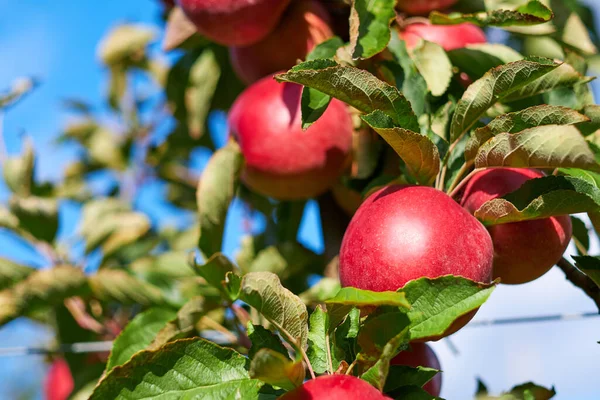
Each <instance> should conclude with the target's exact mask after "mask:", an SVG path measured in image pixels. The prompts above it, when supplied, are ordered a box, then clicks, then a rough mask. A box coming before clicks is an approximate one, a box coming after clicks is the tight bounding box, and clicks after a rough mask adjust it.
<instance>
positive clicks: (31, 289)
mask: <svg viewBox="0 0 600 400" xmlns="http://www.w3.org/2000/svg"><path fill="white" fill-rule="evenodd" d="M87 294H89V287H88V284H87V280H86V277H85V275H84V274H83V271H82V270H81V268H76V267H71V266H67V265H61V266H57V267H53V268H50V269H44V270H38V271H35V272H33V273H31V274H29V276H28V277H27V278H26V279H25V280H22V281H21V282H19V283H17V284H16V285H14V286H13V287H11V288H9V289H5V290H3V291H1V292H0V325H4V324H6V323H7V322H9V321H11V320H13V319H15V318H17V317H19V316H22V315H23V316H26V315H30V314H31V313H34V312H38V311H40V310H43V309H45V308H47V307H53V306H56V305H60V304H62V303H63V301H64V300H65V299H67V298H69V297H74V296H85V295H87Z"/></svg>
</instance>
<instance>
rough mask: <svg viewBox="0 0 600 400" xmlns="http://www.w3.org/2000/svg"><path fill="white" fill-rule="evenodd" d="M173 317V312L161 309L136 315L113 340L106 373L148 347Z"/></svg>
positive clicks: (153, 309)
mask: <svg viewBox="0 0 600 400" xmlns="http://www.w3.org/2000/svg"><path fill="white" fill-rule="evenodd" d="M174 316H175V311H173V310H168V309H162V308H151V309H149V310H146V311H144V312H143V313H141V314H138V315H137V316H136V317H135V318H134V319H132V320H131V322H129V323H128V324H127V326H126V327H125V329H123V330H122V331H121V333H120V334H119V336H117V338H116V339H115V341H114V343H113V348H112V350H111V352H110V357H109V358H108V363H107V364H106V371H110V370H111V369H113V368H114V367H116V366H117V365H122V364H124V363H125V362H127V360H129V359H130V358H131V356H133V355H134V354H135V353H137V352H138V351H140V350H144V349H145V348H146V347H147V346H149V345H150V344H151V343H152V341H153V340H154V338H155V337H156V335H157V334H158V332H160V330H161V329H162V328H163V327H164V326H165V324H166V323H167V322H169V320H170V319H172V318H173V317H174Z"/></svg>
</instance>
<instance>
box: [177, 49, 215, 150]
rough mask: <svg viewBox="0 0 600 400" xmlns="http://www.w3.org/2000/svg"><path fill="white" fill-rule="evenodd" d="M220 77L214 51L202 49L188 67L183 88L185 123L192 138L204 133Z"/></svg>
mask: <svg viewBox="0 0 600 400" xmlns="http://www.w3.org/2000/svg"><path fill="white" fill-rule="evenodd" d="M220 77H221V67H220V65H219V63H218V61H217V58H216V56H215V53H214V52H213V51H212V50H210V49H206V50H204V51H203V52H202V54H201V55H200V57H198V59H197V60H196V61H195V62H194V64H193V65H192V68H191V69H190V75H189V83H188V86H187V87H186V89H185V106H186V110H187V124H188V129H189V131H190V136H191V137H192V138H195V139H197V138H199V137H200V136H202V134H203V133H204V127H205V125H206V119H207V118H208V113H209V111H210V108H211V104H212V100H213V96H214V95H215V91H216V90H217V84H218V83H219V79H220Z"/></svg>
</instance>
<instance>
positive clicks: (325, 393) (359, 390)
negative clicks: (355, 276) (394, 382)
mask: <svg viewBox="0 0 600 400" xmlns="http://www.w3.org/2000/svg"><path fill="white" fill-rule="evenodd" d="M279 399H280V400H367V399H368V400H385V399H390V397H387V396H385V395H384V394H382V393H381V392H380V391H379V390H377V389H375V388H374V387H373V386H371V385H369V384H368V383H367V382H366V381H363V380H362V379H359V378H357V377H355V376H352V375H322V376H319V377H318V378H315V379H311V380H309V381H307V382H305V383H304V384H303V385H302V386H300V387H298V388H296V389H294V390H292V391H290V392H287V393H286V394H284V395H283V396H281V397H280V398H279Z"/></svg>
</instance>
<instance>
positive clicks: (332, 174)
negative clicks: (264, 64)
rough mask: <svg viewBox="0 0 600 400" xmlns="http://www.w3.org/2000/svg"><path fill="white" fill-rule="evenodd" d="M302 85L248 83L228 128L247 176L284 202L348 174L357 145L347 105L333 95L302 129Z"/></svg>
mask: <svg viewBox="0 0 600 400" xmlns="http://www.w3.org/2000/svg"><path fill="white" fill-rule="evenodd" d="M301 94H302V86H300V85H297V84H294V83H278V82H276V81H275V80H274V79H273V77H271V76H268V77H266V78H263V79H261V80H260V81H258V82H256V83H254V84H253V85H251V86H249V87H248V88H247V89H246V90H245V91H244V92H243V93H242V94H241V95H240V96H239V97H238V98H237V99H236V101H235V103H234V105H233V107H232V109H231V111H230V113H229V129H230V132H231V133H232V135H233V136H234V137H235V138H236V139H237V141H238V143H239V144H240V148H241V151H242V154H243V155H244V158H245V161H246V162H245V167H244V169H243V171H242V180H243V181H244V182H245V183H246V184H247V185H248V186H249V187H250V188H251V189H253V190H255V191H257V192H259V193H261V194H263V195H265V196H270V197H273V198H276V199H279V200H294V199H307V198H311V197H315V196H317V195H319V194H321V193H323V192H325V191H327V189H329V188H330V187H331V186H332V185H333V184H334V183H335V182H336V181H337V179H338V178H339V176H340V175H341V174H342V173H343V171H344V168H345V166H346V163H347V160H348V157H349V153H350V151H351V146H352V130H353V125H352V120H351V117H350V114H349V112H348V109H347V107H346V105H345V104H344V103H342V102H340V101H338V100H335V99H333V100H332V101H331V103H330V104H329V107H328V108H327V110H326V111H325V113H323V115H322V116H321V118H319V119H318V120H317V121H316V122H315V123H314V124H313V125H311V127H310V128H308V129H307V130H305V131H303V130H302V127H301V111H300V97H301Z"/></svg>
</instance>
